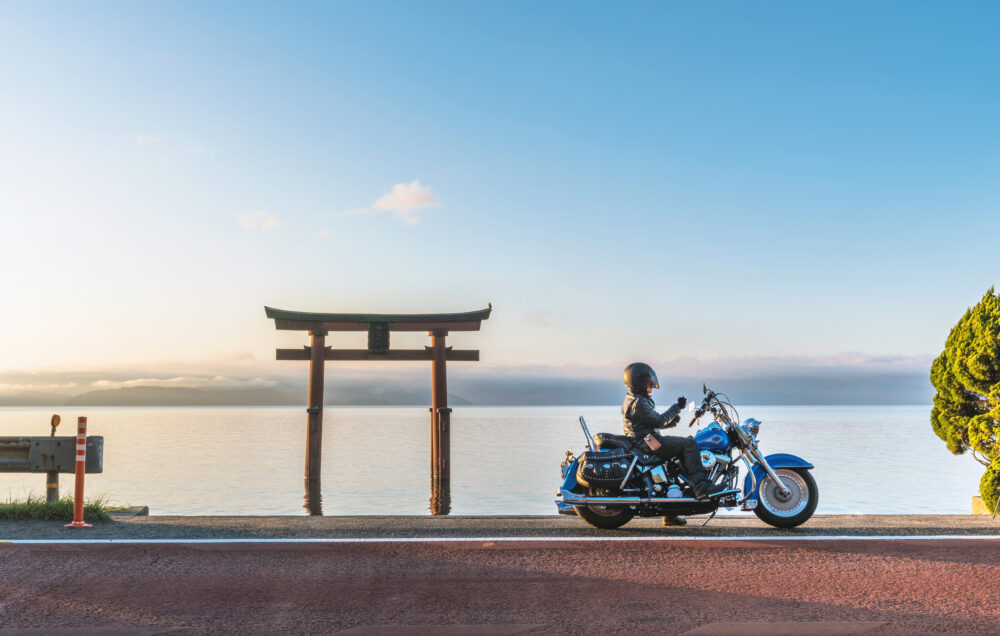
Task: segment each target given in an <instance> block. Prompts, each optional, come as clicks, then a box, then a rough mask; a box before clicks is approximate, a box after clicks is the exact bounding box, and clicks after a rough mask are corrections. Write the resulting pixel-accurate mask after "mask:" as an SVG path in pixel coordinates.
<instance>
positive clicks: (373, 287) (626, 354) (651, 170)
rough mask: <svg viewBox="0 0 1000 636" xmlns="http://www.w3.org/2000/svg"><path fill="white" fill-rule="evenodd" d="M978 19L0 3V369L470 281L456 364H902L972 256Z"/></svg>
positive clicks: (161, 352)
mask: <svg viewBox="0 0 1000 636" xmlns="http://www.w3.org/2000/svg"><path fill="white" fill-rule="evenodd" d="M998 27H1000V8H998V7H997V5H996V4H993V3H961V2H959V3H947V4H945V3H916V2H905V3H904V2H900V3H893V2H880V3H861V2H838V3H810V4H803V3H759V4H758V3H697V4H696V3H688V4H681V3H631V4H610V3H549V4H536V3H527V2H509V3H466V2H455V3H430V2H421V3H415V2H401V3H390V2H377V3H360V2H359V3H332V2H323V3H290V4H289V3H286V4H278V3H245V2H240V3H221V2H216V3H195V2H146V3H123V2H117V3H100V2H91V3H86V4H81V3H58V2H56V3H45V4H39V3H33V2H4V3H2V4H0V215H2V218H3V223H2V225H3V232H2V234H0V266H2V267H0V283H2V287H3V290H4V300H3V303H4V306H5V308H4V311H3V312H0V313H2V316H0V352H2V353H0V367H2V369H4V370H6V371H10V372H14V371H19V370H20V371H32V370H33V371H34V372H36V373H38V372H39V370H40V369H49V368H52V367H60V368H63V369H66V368H70V369H72V368H76V367H83V366H87V367H88V368H102V367H108V368H111V367H120V368H126V367H127V368H128V369H130V370H131V371H130V372H131V373H140V374H141V373H143V372H146V373H152V372H154V371H156V372H162V373H168V374H169V373H170V372H172V370H178V371H177V372H178V373H181V370H180V369H181V367H184V366H185V365H189V366H190V367H191V368H202V369H203V370H204V372H205V373H215V372H216V371H215V369H218V373H230V372H231V373H233V374H234V375H240V374H243V375H247V374H250V375H261V374H263V375H268V374H270V373H272V372H275V373H276V372H278V371H276V370H275V369H276V368H278V367H281V365H279V364H278V363H275V362H273V361H272V360H273V352H272V350H273V349H274V348H275V347H276V346H295V345H297V344H300V338H299V337H298V336H295V335H289V334H276V333H275V332H274V330H273V325H272V324H271V323H270V322H269V321H267V320H266V319H265V318H264V314H263V306H264V305H265V304H267V305H272V306H277V307H282V308H288V309H301V310H313V311H382V312H420V311H429V312H436V311H465V310H471V309H476V308H480V307H484V306H485V305H486V304H487V303H488V302H492V303H493V306H494V314H493V317H492V318H491V319H490V320H489V321H488V322H487V323H486V324H485V326H484V330H483V332H482V333H479V334H474V335H463V336H457V337H455V338H454V340H455V343H456V344H457V345H458V346H468V347H476V348H480V349H481V350H482V351H483V355H482V360H483V362H482V363H481V364H480V368H481V369H486V370H489V369H512V368H533V369H536V370H537V369H542V370H551V372H553V373H573V372H580V373H584V372H585V373H591V374H594V373H602V374H603V373H617V371H616V370H617V369H620V368H621V366H623V364H625V363H627V362H631V361H632V360H634V359H646V360H650V361H652V362H654V363H656V364H661V365H670V364H675V363H676V361H677V360H678V359H683V360H686V361H687V362H686V363H688V364H691V365H693V367H694V368H699V367H698V365H699V364H701V365H702V366H703V367H704V368H708V367H712V368H717V367H719V366H720V365H722V366H725V365H726V364H727V363H728V361H734V362H733V363H734V364H735V365H736V366H739V367H740V368H746V369H748V370H747V371H746V373H752V372H753V369H754V368H755V366H754V365H755V364H758V366H759V367H760V368H761V369H766V368H770V367H773V366H775V365H777V366H781V365H782V364H795V365H798V364H806V365H809V364H815V365H819V366H837V367H843V366H846V367H852V366H866V365H869V366H870V365H876V366H878V365H884V364H888V365H890V366H891V365H893V364H904V365H906V364H910V365H912V366H914V368H916V367H920V368H921V369H922V368H924V367H925V366H926V365H928V364H929V360H930V358H931V357H932V356H933V355H935V354H936V353H937V352H938V351H939V350H940V348H941V347H942V346H943V342H944V338H945V337H946V335H947V332H948V329H949V328H950V327H951V325H953V324H954V322H955V321H957V319H958V318H959V317H960V316H961V314H962V312H963V311H964V310H965V308H966V307H968V306H969V305H971V304H974V303H975V302H977V301H978V300H979V298H980V297H981V296H982V294H983V293H984V292H985V291H986V290H987V289H988V288H989V287H990V286H991V285H994V284H996V283H997V282H1000V252H998V251H997V250H996V249H995V238H994V237H995V236H996V235H997V230H998V229H1000V227H998V226H1000V222H998V219H1000V196H998V194H1000V186H998V181H997V175H998V173H1000V143H998V142H1000V118H998V117H997V113H998V112H1000V77H998V75H1000V73H998V70H997V68H998V67H997V64H996V60H998V59H1000V43H998V40H997V38H996V33H997V29H998ZM394 187H396V188H397V190H396V191H397V194H398V196H397V197H396V198H395V199H384V198H383V197H386V196H387V195H389V194H390V193H391V192H393V189H394ZM380 201H381V202H382V203H381V204H380V203H379V202H380ZM428 202H432V203H433V205H423V206H422V205H420V203H428ZM393 206H395V207H393ZM380 208H383V209H380ZM359 211H361V212H359ZM352 212H353V213H352ZM338 338H339V340H338V341H337V342H338V343H340V342H342V343H344V344H348V343H353V342H354V340H352V338H353V337H352V336H338ZM417 341H420V342H422V340H421V338H420V337H416V340H414V341H413V342H417ZM399 342H400V343H401V344H405V343H407V342H409V340H406V339H405V338H402V337H401V340H400V341H399ZM692 361H694V362H692ZM699 361H701V362H699ZM755 361H756V362H755ZM782 361H784V362H782ZM789 361H791V362H789ZM241 365H242V366H241ZM282 371H284V369H282ZM297 371H300V372H301V371H302V370H301V369H298V370H297ZM544 372H546V373H548V372H550V371H544ZM39 377H40V376H39ZM25 382H28V381H27V380H25ZM9 384H11V385H12V386H13V385H14V384H17V383H15V382H13V381H10V382H9ZM18 386H20V385H18Z"/></svg>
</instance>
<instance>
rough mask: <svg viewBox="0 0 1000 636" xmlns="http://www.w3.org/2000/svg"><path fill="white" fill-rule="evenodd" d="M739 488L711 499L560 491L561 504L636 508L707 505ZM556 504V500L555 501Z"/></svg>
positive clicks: (736, 491) (724, 491) (737, 491)
mask: <svg viewBox="0 0 1000 636" xmlns="http://www.w3.org/2000/svg"><path fill="white" fill-rule="evenodd" d="M739 491H740V490H739V488H732V489H730V490H723V491H722V492H720V493H718V494H716V495H715V496H714V497H712V498H711V499H694V498H693V497H649V498H643V497H588V496H586V495H578V494H576V493H573V492H570V491H568V490H564V491H562V503H566V504H569V505H571V506H589V505H626V506H638V505H640V504H665V503H707V502H710V501H712V500H713V499H720V498H722V497H726V496H729V495H735V494H737V493H739ZM557 503H558V500H557Z"/></svg>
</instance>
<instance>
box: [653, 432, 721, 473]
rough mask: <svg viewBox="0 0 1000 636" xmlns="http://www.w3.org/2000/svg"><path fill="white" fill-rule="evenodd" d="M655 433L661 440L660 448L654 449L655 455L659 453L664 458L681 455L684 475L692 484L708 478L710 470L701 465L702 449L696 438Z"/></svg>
mask: <svg viewBox="0 0 1000 636" xmlns="http://www.w3.org/2000/svg"><path fill="white" fill-rule="evenodd" d="M654 435H656V439H658V440H660V448H658V449H657V450H656V451H654V454H655V455H659V456H660V457H662V458H663V459H670V458H671V457H680V458H681V465H682V466H683V467H684V476H685V477H687V478H688V480H689V481H690V482H691V483H692V484H693V483H696V482H699V481H702V480H703V479H708V471H706V470H705V467H704V466H702V465H701V450H700V449H699V448H698V442H696V441H694V438H691V437H678V436H676V435H660V434H657V433H654Z"/></svg>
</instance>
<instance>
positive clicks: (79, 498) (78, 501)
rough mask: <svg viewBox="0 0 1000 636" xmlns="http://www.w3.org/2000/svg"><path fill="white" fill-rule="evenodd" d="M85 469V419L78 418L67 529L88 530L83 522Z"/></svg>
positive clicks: (87, 525) (86, 524)
mask: <svg viewBox="0 0 1000 636" xmlns="http://www.w3.org/2000/svg"><path fill="white" fill-rule="evenodd" d="M86 468H87V418H85V417H80V418H78V419H77V425H76V491H75V492H74V493H73V523H67V524H66V527H67V528H90V527H91V525H90V524H89V523H84V522H83V473H84V471H85V469H86Z"/></svg>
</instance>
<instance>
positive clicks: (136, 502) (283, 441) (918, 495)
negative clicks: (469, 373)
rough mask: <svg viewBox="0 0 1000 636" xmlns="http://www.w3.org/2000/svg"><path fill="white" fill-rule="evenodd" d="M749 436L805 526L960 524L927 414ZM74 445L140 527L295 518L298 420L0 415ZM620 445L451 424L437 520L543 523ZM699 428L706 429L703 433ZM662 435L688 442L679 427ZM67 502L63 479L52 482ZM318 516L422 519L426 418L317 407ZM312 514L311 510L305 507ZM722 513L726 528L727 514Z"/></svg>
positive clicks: (515, 425)
mask: <svg viewBox="0 0 1000 636" xmlns="http://www.w3.org/2000/svg"><path fill="white" fill-rule="evenodd" d="M739 412H740V416H741V417H742V418H744V419H745V418H747V417H754V418H756V419H758V420H761V422H763V424H762V425H761V429H760V434H759V440H760V448H761V449H762V450H763V451H764V453H765V454H771V453H779V452H782V453H792V454H795V455H798V456H799V457H802V458H804V459H806V460H808V461H809V462H811V463H813V464H814V465H815V469H814V471H813V476H814V477H815V479H816V482H817V483H818V485H819V492H820V495H819V506H818V508H817V510H816V512H817V513H818V514H823V513H828V514H967V513H969V512H970V506H971V497H972V496H973V495H975V494H977V490H978V484H979V479H980V476H981V475H982V472H983V467H982V466H981V465H980V464H978V463H977V462H976V461H975V460H973V459H972V458H971V457H970V456H967V455H966V456H954V455H952V454H951V453H949V452H948V450H947V448H946V447H945V444H944V442H942V441H941V440H939V439H938V438H937V437H936V436H935V435H934V433H933V431H932V430H931V426H930V422H929V416H930V406H743V407H740V409H739ZM53 413H59V414H60V416H61V417H62V421H63V424H62V426H61V427H60V429H59V432H58V434H61V435H75V433H76V418H77V416H86V417H87V418H88V433H89V434H91V435H102V436H104V472H103V473H100V474H89V475H87V476H86V485H85V488H86V497H87V498H90V497H97V496H101V497H103V498H104V499H105V500H106V501H107V502H108V503H109V504H111V505H123V506H148V507H149V510H150V514H153V515H306V514H309V511H308V510H307V508H306V501H307V497H306V493H305V487H304V479H303V474H304V463H305V443H306V417H307V415H306V413H305V409H304V408H300V407H247V408H232V407H215V408H204V407H191V408H186V407H162V408H154V407H81V408H78V409H75V408H74V409H71V408H69V407H64V408H59V409H56V410H53V409H51V408H35V407H32V408H20V407H19V408H13V407H7V408H0V436H20V435H25V436H27V435H36V436H46V435H48V434H49V431H50V428H49V421H50V417H51V415H52V414H53ZM581 415H582V416H584V417H585V418H586V420H587V423H588V425H589V427H590V429H591V431H592V432H593V433H597V432H601V431H609V432H614V433H620V432H621V416H620V415H619V410H618V406H607V407H603V406H579V407H571V406H559V407H535V406H531V407H527V406H526V407H473V406H462V407H457V408H455V410H454V412H453V413H452V420H451V428H452V435H451V464H452V468H451V514H453V515H549V514H555V512H556V507H555V504H554V503H553V500H554V498H555V494H556V491H557V489H558V487H559V485H560V482H561V479H560V472H559V463H560V461H562V459H563V457H564V455H565V452H566V451H567V450H570V449H571V450H572V451H573V452H574V453H579V452H580V451H582V450H584V447H585V438H584V435H583V432H582V431H581V429H580V425H579V421H578V418H579V417H580V416H581ZM703 421H704V423H707V422H708V420H707V418H703ZM667 432H668V433H671V432H673V433H676V434H680V435H689V434H691V433H692V432H693V431H692V429H688V428H687V427H686V426H683V425H682V427H680V428H676V429H672V430H671V431H667ZM60 485H61V491H62V493H63V494H71V493H72V488H73V476H72V475H71V474H63V475H61V479H60ZM44 493H45V475H44V474H43V473H36V474H17V473H0V502H2V501H6V500H9V499H21V498H23V497H25V496H26V495H29V494H34V495H38V496H42V497H44ZM321 498H322V500H321V510H322V513H323V514H324V515H427V514H430V512H429V500H430V415H429V413H428V410H427V409H426V408H420V407H327V408H326V409H325V411H324V420H323V451H322V482H321ZM314 505H315V504H314ZM733 512H738V510H734V511H733Z"/></svg>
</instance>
